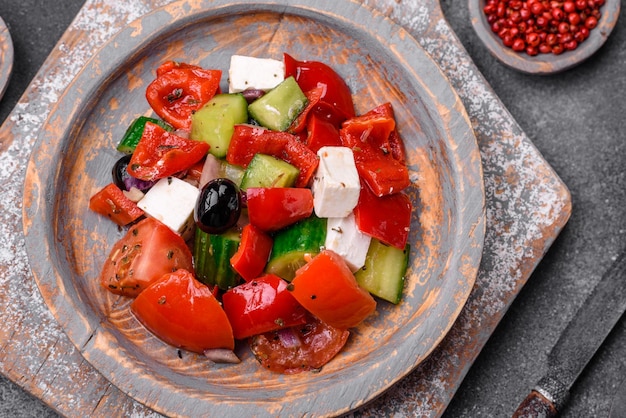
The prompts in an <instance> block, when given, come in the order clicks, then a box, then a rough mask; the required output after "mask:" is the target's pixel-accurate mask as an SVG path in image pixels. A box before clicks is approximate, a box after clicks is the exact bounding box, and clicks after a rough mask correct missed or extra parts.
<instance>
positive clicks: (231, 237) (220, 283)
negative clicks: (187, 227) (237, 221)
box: [193, 228, 241, 290]
mask: <svg viewBox="0 0 626 418" xmlns="http://www.w3.org/2000/svg"><path fill="white" fill-rule="evenodd" d="M240 242H241V237H240V235H239V232H237V231H235V230H231V231H228V232H225V233H223V234H219V235H214V234H207V233H206V232H204V231H202V230H201V229H199V228H196V236H195V239H194V247H193V259H194V267H195V270H196V277H197V279H198V280H200V281H201V282H202V283H204V284H206V285H216V286H217V287H219V288H220V289H222V290H228V289H230V288H231V287H234V286H236V285H237V284H238V282H239V276H238V275H237V273H236V272H235V270H234V269H233V268H232V266H231V265H230V258H231V257H232V256H233V255H234V254H235V252H236V251H237V248H239V243H240Z"/></svg>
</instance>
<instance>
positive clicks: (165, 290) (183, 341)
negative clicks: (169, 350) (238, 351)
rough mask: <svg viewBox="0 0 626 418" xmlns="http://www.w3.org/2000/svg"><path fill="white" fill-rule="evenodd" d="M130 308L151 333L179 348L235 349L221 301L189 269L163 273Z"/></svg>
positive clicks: (192, 349) (190, 349) (202, 350)
mask: <svg viewBox="0 0 626 418" xmlns="http://www.w3.org/2000/svg"><path fill="white" fill-rule="evenodd" d="M130 308H131V311H132V312H133V314H135V316H136V317H137V319H138V320H139V322H141V323H142V324H143V325H144V326H145V327H146V328H147V329H148V330H150V332H152V333H153V334H154V335H156V336H157V337H159V338H160V339H161V340H163V341H165V342H166V343H168V344H171V345H173V346H175V347H179V348H183V349H185V350H189V351H193V352H196V353H203V352H204V351H205V350H208V349H212V348H226V349H229V350H233V349H234V348H235V340H234V338H233V330H232V328H231V326H230V322H228V317H227V316H226V313H225V312H224V310H223V309H222V307H221V305H220V303H219V302H218V300H217V299H215V296H213V293H211V290H210V289H209V288H208V287H207V286H206V285H204V284H202V283H200V282H199V281H197V280H196V279H195V278H194V277H193V274H192V273H190V272H189V271H187V270H182V269H181V270H177V271H175V272H173V273H168V274H166V275H164V276H162V277H161V278H160V279H159V280H158V281H156V282H154V283H153V284H152V285H150V287H148V288H147V289H146V290H144V291H143V292H141V294H140V295H139V296H137V298H136V299H135V300H134V301H133V303H132V304H131V305H130Z"/></svg>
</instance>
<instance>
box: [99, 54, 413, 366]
mask: <svg viewBox="0 0 626 418" xmlns="http://www.w3.org/2000/svg"><path fill="white" fill-rule="evenodd" d="M222 78H223V74H222V71H221V70H219V69H205V68H202V67H200V66H198V65H194V64H189V63H180V62H174V61H167V62H164V63H162V64H161V65H160V66H159V67H158V68H157V70H156V77H155V79H154V81H152V82H151V83H150V84H149V85H148V87H147V89H146V99H147V101H148V103H149V105H150V107H151V109H152V111H153V112H154V116H151V117H147V116H139V117H137V119H136V120H135V121H134V122H133V123H132V124H131V126H130V127H129V128H128V129H127V131H126V133H125V135H124V137H123V138H122V139H121V140H120V142H119V144H118V145H117V150H118V151H119V152H120V158H119V160H118V161H117V162H116V163H115V165H114V167H113V168H112V179H111V180H110V183H109V184H107V185H106V186H104V187H102V188H101V189H100V190H98V191H97V192H96V193H95V194H94V195H93V196H92V197H91V199H90V202H89V207H90V209H91V210H92V211H94V212H96V213H98V214H100V215H103V216H105V217H108V218H109V219H110V220H111V221H113V222H114V223H115V224H117V225H118V226H120V227H123V228H125V229H126V233H125V235H124V236H123V237H122V238H121V239H120V240H119V241H118V242H116V243H115V244H114V245H113V247H112V249H111V252H110V254H109V255H108V257H107V259H106V261H105V263H104V266H103V267H102V271H101V274H100V277H99V280H100V283H101V285H102V287H103V289H106V291H109V292H112V293H114V294H117V295H121V296H124V297H129V298H133V301H132V303H131V304H130V310H131V311H132V313H133V314H134V316H135V317H136V318H137V319H138V321H139V322H141V323H142V324H143V325H144V326H145V327H146V328H147V329H148V330H149V331H150V332H152V333H153V334H154V335H156V336H157V337H158V338H160V339H161V340H163V341H165V342H166V343H169V344H171V345H172V346H174V347H177V348H178V349H184V350H188V351H191V352H196V353H200V354H204V355H206V356H207V357H208V358H210V359H211V360H213V361H216V362H238V361H239V359H238V357H237V355H236V354H235V351H234V349H235V346H236V344H237V345H238V344H244V343H246V342H247V343H248V344H249V347H250V349H251V350H252V352H253V354H254V355H255V357H256V358H257V360H258V361H259V362H260V364H261V365H262V366H263V367H264V368H267V369H269V370H272V371H275V372H279V373H286V374H290V373H298V372H302V371H307V370H319V369H320V368H321V367H322V366H323V365H324V364H326V363H327V362H328V361H330V360H331V359H332V358H333V357H334V356H335V355H336V354H337V353H338V352H340V351H341V349H342V348H343V346H344V345H345V343H346V341H347V340H348V338H349V335H350V330H351V329H352V328H354V327H356V326H358V325H359V324H361V323H362V322H363V321H364V320H366V318H368V317H369V316H370V315H371V314H372V313H373V312H374V311H375V310H376V305H377V303H379V302H380V301H383V300H384V301H387V302H389V303H392V304H398V303H400V302H401V298H402V291H403V287H404V277H405V274H406V270H407V264H408V254H409V244H408V243H407V240H408V236H409V228H410V223H411V212H412V210H413V208H412V205H411V201H410V199H409V198H408V196H407V195H406V194H405V193H404V192H403V191H404V190H405V189H406V188H407V187H408V186H409V184H410V180H409V174H408V169H407V166H406V163H405V150H404V145H403V142H402V138H401V136H400V134H399V132H398V130H397V128H396V121H395V118H394V112H393V109H392V106H391V104H390V103H383V104H380V105H379V106H377V107H375V108H373V109H371V110H370V111H368V112H366V113H365V114H361V115H356V114H355V110H354V109H355V108H354V104H353V101H352V95H351V92H350V89H349V87H348V85H347V84H346V82H345V81H344V80H343V79H342V78H341V76H339V74H338V73H337V72H336V71H334V70H333V69H332V68H331V67H330V66H328V65H327V64H325V63H322V62H318V61H299V60H297V59H295V58H293V57H292V56H290V55H288V54H284V56H283V59H282V60H276V59H270V58H256V57H249V56H240V55H235V56H233V57H232V58H231V62H230V68H229V69H228V75H227V81H228V91H227V92H223V91H222V89H221V88H220V83H221V81H222ZM387 302H385V303H387Z"/></svg>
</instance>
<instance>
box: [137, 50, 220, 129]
mask: <svg viewBox="0 0 626 418" xmlns="http://www.w3.org/2000/svg"><path fill="white" fill-rule="evenodd" d="M221 77H222V72H221V71H220V70H205V69H203V68H201V67H199V66H196V65H190V64H185V63H175V62H173V61H167V62H165V63H163V64H162V65H161V66H160V67H159V68H158V69H157V78H156V79H155V80H154V81H152V83H150V84H149V85H148V88H147V89H146V99H147V100H148V103H149V104H150V107H152V109H153V110H154V112H155V113H156V114H157V115H159V116H160V117H161V118H162V119H163V120H165V121H166V122H168V123H169V124H170V125H172V126H174V127H175V128H177V129H189V128H190V126H191V114H192V113H193V112H194V111H196V110H198V109H200V108H201V107H202V106H203V105H204V104H205V103H207V102H208V101H209V100H211V98H212V97H213V96H214V95H215V94H216V93H217V92H218V91H219V84H220V78H221Z"/></svg>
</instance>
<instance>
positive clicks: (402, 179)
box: [339, 113, 411, 196]
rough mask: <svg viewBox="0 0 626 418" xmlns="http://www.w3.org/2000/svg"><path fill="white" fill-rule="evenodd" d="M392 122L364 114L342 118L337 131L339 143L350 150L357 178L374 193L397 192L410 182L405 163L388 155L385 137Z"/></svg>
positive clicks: (387, 137) (392, 130) (390, 132)
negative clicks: (357, 174)
mask: <svg viewBox="0 0 626 418" xmlns="http://www.w3.org/2000/svg"><path fill="white" fill-rule="evenodd" d="M394 129H395V121H394V120H393V119H392V118H390V117H387V116H381V115H378V114H372V113H368V114H366V115H363V116H357V117H355V118H352V119H349V120H347V121H345V122H344V123H343V125H342V128H341V129H340V131H339V136H340V138H341V142H342V144H343V145H344V146H346V147H349V148H351V149H352V152H353V153H354V161H355V164H356V167H357V171H358V172H359V176H360V177H361V179H363V180H364V181H365V183H366V184H367V185H368V186H369V187H370V188H371V189H372V191H373V192H374V194H375V195H376V196H384V195H388V194H392V193H396V192H400V191H402V190H403V189H405V188H406V187H408V186H409V185H410V184H411V180H410V179H409V171H408V169H407V167H406V165H405V164H404V163H403V162H402V161H399V160H396V159H395V158H394V157H393V154H392V150H391V149H392V148H391V145H390V143H389V137H390V136H391V134H392V133H393V132H394Z"/></svg>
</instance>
